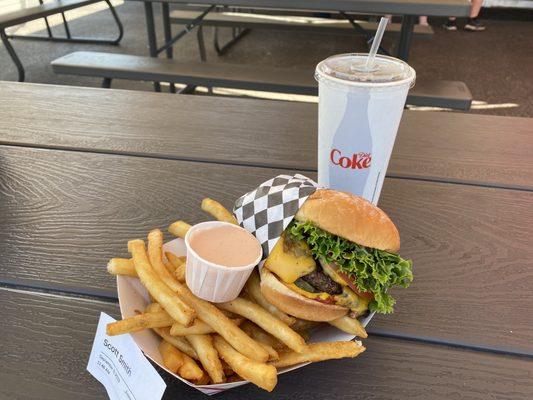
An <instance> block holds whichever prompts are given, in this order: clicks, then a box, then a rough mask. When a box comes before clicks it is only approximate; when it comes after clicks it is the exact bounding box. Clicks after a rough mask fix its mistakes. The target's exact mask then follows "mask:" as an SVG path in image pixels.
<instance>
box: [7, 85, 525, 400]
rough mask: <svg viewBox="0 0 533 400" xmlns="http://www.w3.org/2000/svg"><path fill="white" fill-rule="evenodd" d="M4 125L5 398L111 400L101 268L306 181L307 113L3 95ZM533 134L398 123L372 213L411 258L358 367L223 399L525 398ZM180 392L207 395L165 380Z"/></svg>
mask: <svg viewBox="0 0 533 400" xmlns="http://www.w3.org/2000/svg"><path fill="white" fill-rule="evenodd" d="M0 121H1V123H0V221H2V225H1V229H0V255H1V258H0V286H1V288H0V315H2V317H3V321H2V322H3V323H2V324H1V326H0V337H1V338H2V339H1V341H0V343H1V345H0V350H1V351H0V354H1V355H0V362H1V363H2V369H1V370H0V397H1V398H25V399H28V398H29V399H32V398H35V399H43V398H45V399H69V398H73V397H76V398H81V399H97V398H102V397H104V396H105V391H104V389H103V387H102V386H101V385H100V384H99V383H97V382H96V381H95V380H94V379H93V378H92V377H91V376H90V375H89V374H88V373H87V372H86V371H85V367H86V364H87V360H88V355H89V351H90V348H91V346H92V340H93V337H94V333H95V330H96V322H97V320H98V317H99V313H100V311H104V312H107V313H109V314H110V315H112V316H114V317H118V316H119V309H118V304H117V300H116V287H115V280H114V279H113V278H112V277H111V276H108V275H107V273H106V269H105V265H106V261H107V260H108V259H109V258H111V257H114V256H126V255H127V251H126V241H127V240H128V239H132V238H140V237H144V236H145V235H146V233H147V232H148V230H149V229H152V228H154V227H160V228H165V227H166V226H167V225H168V224H169V223H170V222H172V221H174V220H176V219H181V218H183V219H186V220H188V221H190V222H191V223H196V222H199V221H202V220H205V219H206V215H205V214H203V212H201V210H200V208H199V203H200V200H201V199H202V198H203V197H205V196H210V197H213V198H215V199H218V200H219V201H221V202H222V203H224V204H225V205H226V206H228V207H229V206H231V205H232V203H233V201H234V200H235V198H236V197H237V196H239V195H240V194H242V193H243V192H245V191H247V190H250V189H251V188H253V187H254V186H256V185H257V184H258V183H260V182H262V181H264V180H266V179H268V178H270V177H272V176H274V175H276V174H278V173H287V172H289V171H290V172H293V171H294V172H301V173H304V174H307V175H309V176H310V177H315V176H316V175H315V172H314V169H315V168H314V163H315V161H316V154H315V153H316V105H313V104H298V103H286V102H272V101H260V100H247V99H224V98H207V97H199V96H173V95H165V94H153V93H142V92H131V91H120V90H102V89H88V88H87V89H86V88H74V87H60V86H48V85H32V84H25V85H20V84H13V83H0ZM532 134H533V124H532V123H531V120H530V119H525V118H504V117H484V116H477V115H466V114H452V113H426V112H406V113H405V115H404V120H403V122H402V126H401V128H400V132H399V135H398V140H397V145H396V150H395V153H394V155H393V159H392V161H391V169H390V171H391V173H390V174H389V176H388V177H387V179H386V180H385V184H384V187H383V192H382V197H381V199H380V206H381V207H382V208H383V209H384V210H386V211H387V212H388V213H389V214H390V215H391V218H392V219H393V220H394V221H395V222H396V224H397V225H398V227H399V230H400V232H401V236H402V255H404V256H405V257H410V258H412V259H413V260H414V273H415V281H414V282H413V285H412V286H411V287H410V288H409V289H407V290H398V291H395V297H396V298H397V299H398V305H397V307H396V312H395V313H394V314H393V315H388V316H377V317H376V318H375V319H374V320H373V321H372V322H371V324H370V326H369V327H368V328H369V329H368V331H369V334H370V338H369V339H368V340H366V341H365V343H366V346H367V348H368V350H367V351H366V352H365V353H364V354H363V355H361V356H360V357H358V358H356V359H349V360H347V359H345V360H339V361H331V362H326V363H318V364H313V365H311V366H308V367H305V368H302V369H300V370H298V371H296V372H291V373H288V374H285V375H283V376H281V377H280V382H279V384H278V386H277V388H276V390H275V392H273V393H272V394H267V393H265V392H262V391H260V390H259V389H256V388H255V387H253V386H252V385H246V386H243V387H240V388H237V389H233V390H231V391H228V392H225V393H223V394H221V395H219V397H220V398H231V399H236V398H238V399H245V398H257V399H263V398H265V399H266V398H286V397H289V396H291V397H298V398H300V397H301V398H309V399H320V398H324V397H327V398H336V397H345V398H376V399H389V398H396V399H412V398H416V397H418V398H424V399H442V398H447V399H486V398H498V399H529V398H532V396H533V385H531V382H532V379H533V360H532V358H533V348H532V346H531V343H532V342H533V324H532V320H531V309H532V308H533V292H532V291H531V283H532V278H533V269H532V268H531V267H532V260H533V249H532V248H531V244H530V240H531V237H532V236H533V224H532V223H531V222H532V221H533V193H532V191H533V160H532V159H531V157H530V155H531V154H532V151H531V150H532V149H531V147H532V141H531V140H530V139H529V140H528V138H527V135H532ZM432 139H433V140H432ZM409 147H411V148H409ZM452 155H453V157H452ZM511 160H512V161H511ZM163 376H164V377H165V379H167V380H169V379H168V378H169V376H168V375H167V374H166V373H163ZM180 396H181V398H183V397H186V398H200V397H201V396H203V395H201V394H199V392H196V391H194V390H193V389H190V388H188V387H186V386H185V385H183V384H181V383H177V382H170V381H169V388H168V389H167V393H166V395H165V398H168V399H170V398H178V397H180Z"/></svg>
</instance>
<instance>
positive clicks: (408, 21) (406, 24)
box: [396, 15, 415, 61]
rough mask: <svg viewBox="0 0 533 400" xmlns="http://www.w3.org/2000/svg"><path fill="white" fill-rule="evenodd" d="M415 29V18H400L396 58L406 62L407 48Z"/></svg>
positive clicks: (411, 16)
mask: <svg viewBox="0 0 533 400" xmlns="http://www.w3.org/2000/svg"><path fill="white" fill-rule="evenodd" d="M414 27H415V16H414V15H404V16H403V18H402V31H401V32H400V41H399V43H398V50H397V52H396V57H398V58H399V59H401V60H404V61H407V60H408V58H409V48H410V47H411V39H412V38H413V29H414Z"/></svg>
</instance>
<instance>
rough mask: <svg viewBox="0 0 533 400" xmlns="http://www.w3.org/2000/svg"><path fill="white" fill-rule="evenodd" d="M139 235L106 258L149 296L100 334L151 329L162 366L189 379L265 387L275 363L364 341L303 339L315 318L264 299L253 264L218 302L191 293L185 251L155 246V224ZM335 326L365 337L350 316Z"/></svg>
mask: <svg viewBox="0 0 533 400" xmlns="http://www.w3.org/2000/svg"><path fill="white" fill-rule="evenodd" d="M202 209H203V210H204V211H206V212H207V213H209V214H211V215H212V216H213V217H215V218H216V219H218V220H221V221H226V222H230V223H235V224H236V223H237V222H236V220H235V218H234V216H233V215H232V214H231V213H230V212H229V211H228V210H227V209H225V208H224V207H223V206H222V205H221V204H220V203H218V202H216V201H215V200H212V199H204V200H203V201H202ZM189 228H190V225H188V224H187V223H185V222H183V221H177V222H174V223H173V224H171V225H170V226H169V228H168V230H169V232H170V233H171V234H172V235H174V236H177V237H180V238H183V237H184V236H185V234H186V233H187V230H188V229H189ZM147 239H148V240H147V242H148V245H147V246H146V244H145V242H144V241H143V240H131V241H130V242H128V251H129V253H130V254H131V259H126V258H113V259H111V260H110V261H109V263H108V265H107V269H108V272H109V273H110V274H112V275H126V276H131V277H138V278H139V279H140V281H141V283H142V284H143V286H144V287H145V288H146V290H147V291H148V293H149V294H150V296H151V299H152V303H151V304H149V305H148V307H146V309H145V310H144V311H143V312H140V311H139V313H138V315H136V316H134V317H131V318H126V319H123V320H121V321H117V322H113V323H111V324H109V325H107V334H108V335H110V336H112V335H121V334H125V333H132V332H137V331H140V330H143V329H152V330H153V331H154V332H155V333H156V334H158V335H159V336H160V337H161V339H162V340H161V344H160V346H159V351H160V353H161V357H162V360H163V364H164V366H165V367H166V368H167V369H169V370H170V371H172V372H174V373H176V374H178V375H179V376H181V377H182V378H184V379H186V380H188V381H190V382H191V383H194V384H196V385H208V384H220V383H224V382H236V381H241V380H248V381H250V382H252V383H254V384H256V385H257V386H259V387H261V388H263V389H265V390H267V391H272V390H273V389H274V387H275V386H276V383H277V372H278V368H283V367H288V366H291V365H295V364H299V363H303V362H315V361H322V360H327V359H335V358H343V357H356V356H357V355H359V354H360V353H362V352H363V351H364V350H365V348H364V347H363V346H362V345H361V343H360V342H358V341H347V342H324V343H310V344H308V343H307V342H306V341H307V339H308V338H309V330H310V329H312V328H314V327H315V326H316V325H317V323H315V322H310V321H303V320H298V319H297V318H294V317H292V316H290V315H287V314H285V313H283V312H282V311H280V310H279V309H277V308H276V307H274V306H273V305H272V304H270V303H269V302H268V301H267V300H266V299H265V298H264V297H263V296H262V294H261V290H260V286H259V284H260V281H259V275H258V274H257V271H255V272H254V273H253V274H252V275H251V277H250V279H249V280H248V282H247V283H246V286H245V288H244V290H243V291H242V293H241V294H240V296H239V297H238V298H236V299H235V300H233V301H229V302H226V303H217V304H215V303H210V302H208V301H205V300H202V299H200V298H198V297H196V296H194V295H193V294H192V292H191V291H190V290H189V288H188V287H187V285H186V284H185V265H186V260H185V257H177V256H176V255H174V254H172V253H169V252H166V253H164V254H163V233H162V232H161V231H160V230H159V229H155V230H152V231H151V232H150V233H149V234H148V238H147ZM331 324H332V325H334V326H336V327H337V328H339V329H341V330H343V331H346V332H348V333H351V334H353V335H357V336H359V337H361V338H366V337H367V334H366V332H365V330H364V328H363V326H362V325H361V324H360V323H359V321H357V320H356V319H353V318H348V317H343V318H340V319H338V320H336V321H333V322H331Z"/></svg>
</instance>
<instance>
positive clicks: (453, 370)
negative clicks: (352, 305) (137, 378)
mask: <svg viewBox="0 0 533 400" xmlns="http://www.w3.org/2000/svg"><path fill="white" fill-rule="evenodd" d="M101 311H104V312H106V313H108V314H110V315H112V316H114V317H115V318H118V316H119V312H118V305H116V304H112V303H107V302H98V301H93V300H86V299H77V298H69V297H59V296H54V295H43V294H38V293H32V292H19V291H13V290H8V289H3V288H0V315H2V319H3V321H2V324H0V337H2V341H0V350H1V351H0V362H1V363H2V372H1V373H0V397H1V398H5V399H24V400H31V399H35V400H36V399H39V400H48V399H49V400H52V399H53V400H56V399H72V398H76V399H102V398H105V391H104V388H103V387H102V386H101V385H100V384H99V383H98V382H97V381H96V380H95V379H94V378H93V377H92V376H90V375H89V373H88V372H87V371H86V369H85V368H86V365H87V361H88V359H89V353H90V349H91V346H92V342H93V338H94V334H95V332H96V324H97V321H98V318H99V314H100V312H101ZM365 345H366V346H367V351H366V352H365V353H363V354H362V355H361V356H359V357H358V358H355V359H345V360H339V361H327V362H323V363H317V364H312V365H310V366H307V367H304V368H302V369H300V370H298V371H294V372H290V373H287V374H284V375H282V376H280V377H279V383H278V386H277V387H276V389H275V391H274V392H273V393H272V394H268V393H266V392H263V391H261V390H260V389H257V388H255V387H254V386H253V385H246V386H243V387H239V388H236V389H232V390H230V391H227V392H225V393H222V394H220V395H217V398H221V399H250V398H254V399H271V398H281V399H285V398H291V399H310V400H313V399H323V398H331V399H333V398H346V399H349V398H358V399H369V398H371V399H391V398H394V399H414V398H420V399H450V400H453V399H462V400H464V399H472V400H474V399H479V400H484V399H488V398H491V399H492V398H494V399H509V400H511V399H512V400H519V399H524V400H525V399H530V398H531V397H532V396H533V386H532V385H531V381H532V379H533V361H531V359H528V358H523V357H515V356H503V355H493V354H487V353H483V352H477V351H471V350H461V349H456V348H451V347H448V346H442V345H429V344H421V343H416V342H412V341H406V340H398V339H384V338H373V337H370V338H369V339H367V340H366V341H365ZM162 374H163V377H164V378H165V380H166V381H167V382H168V388H167V391H166V393H165V396H164V399H180V398H181V399H183V398H187V399H201V398H202V399H205V398H206V397H205V395H202V394H201V393H200V392H197V391H195V390H194V389H191V388H189V387H187V386H186V385H184V384H182V383H181V382H177V381H174V380H171V379H172V378H171V377H170V376H169V375H168V374H166V373H164V372H162Z"/></svg>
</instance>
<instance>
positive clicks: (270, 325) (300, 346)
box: [218, 297, 306, 353]
mask: <svg viewBox="0 0 533 400" xmlns="http://www.w3.org/2000/svg"><path fill="white" fill-rule="evenodd" d="M218 306H219V307H220V308H222V309H224V310H228V311H231V312H233V313H235V314H239V315H241V316H243V317H244V318H246V319H249V320H250V321H252V322H254V323H255V324H257V325H259V326H260V327H261V328H263V329H264V330H265V331H267V332H268V333H270V334H271V335H272V336H274V337H276V338H278V339H279V340H280V341H282V342H283V343H285V344H286V345H287V346H288V347H289V348H290V349H292V350H294V351H296V352H297V353H301V352H303V351H304V350H305V348H306V344H305V340H304V339H303V338H302V337H301V336H300V335H298V333H296V332H295V331H293V330H292V329H291V328H290V327H289V326H288V325H287V324H286V323H284V322H283V321H281V320H279V319H278V318H276V317H274V316H273V315H272V314H270V313H269V312H268V311H267V310H265V309H264V308H263V307H261V306H260V305H258V304H255V303H252V302H251V301H249V300H245V299H243V298H240V297H237V298H236V299H235V300H232V301H228V302H227V303H220V304H219V305H218ZM237 348H238V347H237Z"/></svg>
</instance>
